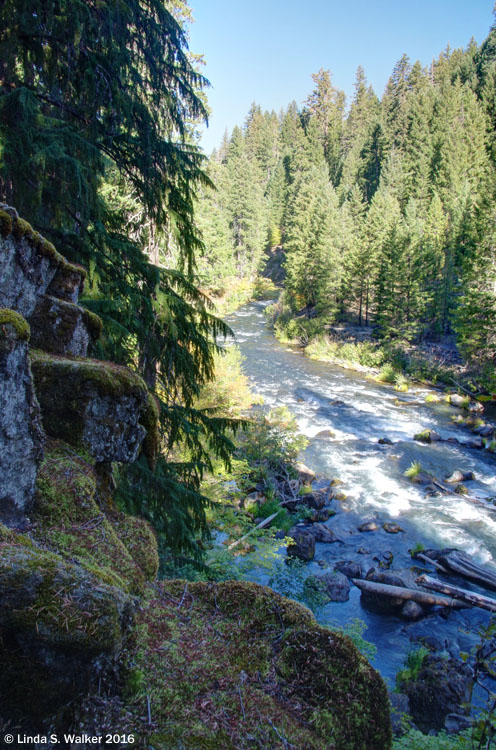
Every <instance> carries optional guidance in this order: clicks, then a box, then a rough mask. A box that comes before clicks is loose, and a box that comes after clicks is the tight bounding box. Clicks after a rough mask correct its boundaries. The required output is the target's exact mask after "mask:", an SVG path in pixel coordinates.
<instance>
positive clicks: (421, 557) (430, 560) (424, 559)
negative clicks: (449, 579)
mask: <svg viewBox="0 0 496 750" xmlns="http://www.w3.org/2000/svg"><path fill="white" fill-rule="evenodd" d="M417 557H418V559H419V560H423V561H424V562H426V563H429V565H432V566H434V568H437V570H440V571H441V572H442V573H447V572H448V571H447V570H446V568H443V566H442V565H439V563H438V562H436V561H435V560H432V558H430V557H427V555H423V554H422V553H421V552H417Z"/></svg>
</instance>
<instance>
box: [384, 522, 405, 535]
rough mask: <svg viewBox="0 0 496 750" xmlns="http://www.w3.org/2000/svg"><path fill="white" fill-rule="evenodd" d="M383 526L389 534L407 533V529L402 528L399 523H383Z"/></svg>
mask: <svg viewBox="0 0 496 750" xmlns="http://www.w3.org/2000/svg"><path fill="white" fill-rule="evenodd" d="M382 528H383V529H384V531H387V533H388V534H399V533H401V532H403V533H405V529H402V528H401V526H399V525H398V524H397V523H383V524H382Z"/></svg>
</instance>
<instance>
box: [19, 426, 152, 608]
mask: <svg viewBox="0 0 496 750" xmlns="http://www.w3.org/2000/svg"><path fill="white" fill-rule="evenodd" d="M45 452H46V455H45V459H44V461H43V463H42V465H41V467H40V471H39V475H38V479H37V483H36V497H35V503H34V507H33V510H32V514H31V519H32V528H31V535H32V536H33V538H34V539H35V540H37V541H38V542H39V543H41V544H43V546H44V547H47V548H48V549H51V550H54V551H56V552H58V553H59V554H60V555H61V556H63V557H64V558H66V559H69V560H77V561H78V562H79V563H81V564H82V565H83V566H84V567H85V568H86V570H90V571H93V572H94V573H95V574H96V575H97V576H98V578H99V579H100V580H102V581H105V582H106V583H108V584H112V585H115V586H119V587H120V588H122V589H123V590H125V591H130V592H132V593H135V594H137V593H140V592H142V591H143V589H144V587H145V583H146V581H152V580H154V579H155V577H156V575H157V570H158V552H157V541H156V538H155V535H154V533H153V531H152V529H151V527H150V526H149V524H148V523H147V522H146V521H144V520H143V519H141V518H135V517H132V516H127V515H125V514H124V513H121V512H119V511H118V510H117V509H115V508H113V507H110V508H109V507H108V506H107V504H103V503H101V504H100V505H99V501H100V498H99V496H98V492H97V479H96V476H95V471H94V468H93V466H92V465H91V463H89V461H88V460H87V459H88V457H86V458H85V457H84V456H78V455H77V454H75V453H74V451H73V450H72V449H71V448H70V446H68V445H66V444H64V443H62V442H59V441H53V440H49V441H48V442H47V446H46V451H45Z"/></svg>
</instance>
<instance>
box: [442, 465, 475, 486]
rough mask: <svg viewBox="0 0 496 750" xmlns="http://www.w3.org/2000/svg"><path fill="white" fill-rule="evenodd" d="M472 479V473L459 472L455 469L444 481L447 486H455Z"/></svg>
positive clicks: (473, 477)
mask: <svg viewBox="0 0 496 750" xmlns="http://www.w3.org/2000/svg"><path fill="white" fill-rule="evenodd" d="M472 479H475V476H474V473H473V472H472V471H460V470H459V469H455V471H453V472H452V473H451V474H448V476H447V477H445V480H444V481H445V482H448V484H456V482H469V481H471V480H472Z"/></svg>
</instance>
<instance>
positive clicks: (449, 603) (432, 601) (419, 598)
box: [351, 578, 468, 609]
mask: <svg viewBox="0 0 496 750" xmlns="http://www.w3.org/2000/svg"><path fill="white" fill-rule="evenodd" d="M351 580H352V581H353V583H354V584H355V586H357V587H358V588H359V589H360V591H365V592H368V593H370V594H379V595H380V596H390V597H393V599H405V600H412V601H414V602H417V604H423V605H426V606H429V607H432V606H438V607H451V608H452V609H462V608H465V607H467V606H468V605H467V604H466V603H465V602H461V601H460V600H459V599H451V598H450V599H448V597H446V596H437V595H435V594H428V593H427V592H425V591H420V590H418V589H407V588H404V587H403V586H390V585H389V584H387V583H376V582H375V581H365V580H363V579H361V578H352V579H351Z"/></svg>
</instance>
